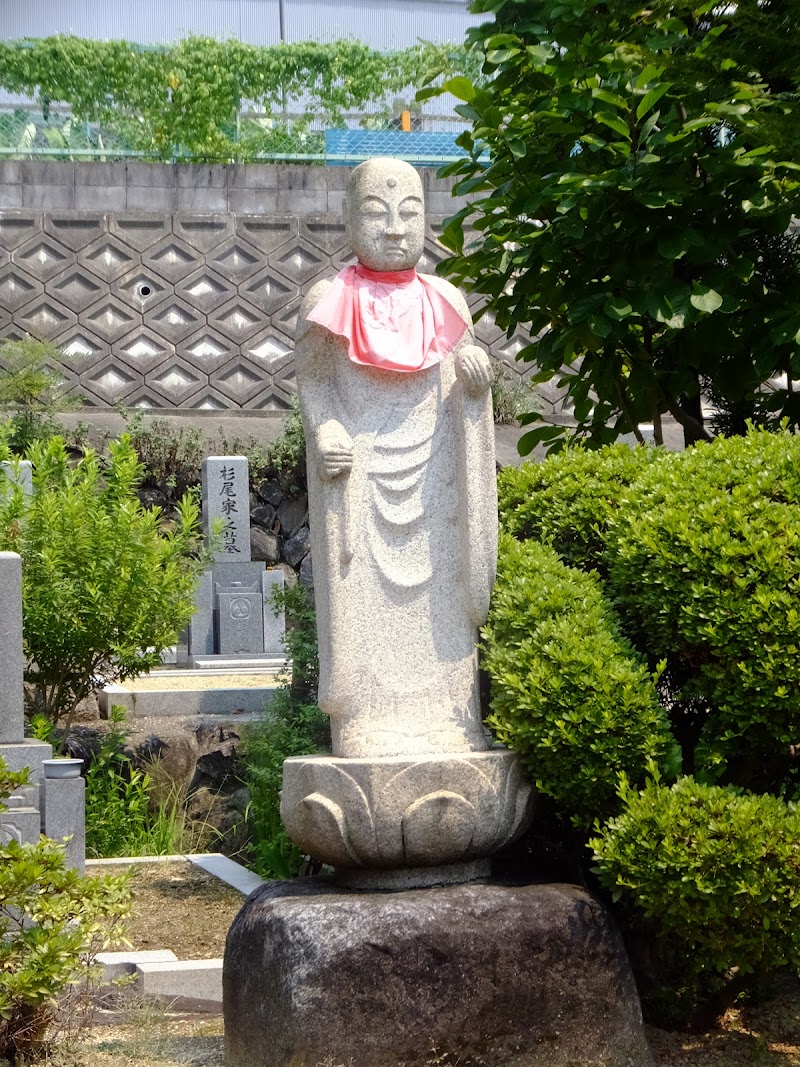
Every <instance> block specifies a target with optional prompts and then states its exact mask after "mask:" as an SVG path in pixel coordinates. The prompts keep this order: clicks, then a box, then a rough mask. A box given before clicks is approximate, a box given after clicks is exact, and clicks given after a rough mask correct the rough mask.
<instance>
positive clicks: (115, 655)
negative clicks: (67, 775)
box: [0, 436, 205, 727]
mask: <svg viewBox="0 0 800 1067" xmlns="http://www.w3.org/2000/svg"><path fill="white" fill-rule="evenodd" d="M28 458H29V459H31V460H32V461H33V465H34V473H33V494H32V496H31V497H30V498H26V497H25V495H24V494H23V493H22V492H21V491H19V490H16V491H13V492H7V493H5V494H0V547H1V548H2V549H4V550H10V551H14V552H19V553H20V555H21V556H22V597H23V619H24V640H25V652H26V656H27V667H26V672H25V677H26V680H27V681H28V682H29V683H31V684H32V686H33V691H34V695H33V702H34V705H35V707H34V708H33V710H37V711H40V712H43V713H45V714H46V715H47V716H48V717H49V718H51V719H52V720H53V721H56V720H60V719H63V720H64V721H65V723H66V726H67V727H68V726H69V723H70V721H71V718H72V716H73V714H74V711H75V708H76V706H77V704H78V703H79V701H80V700H81V699H82V698H83V697H85V696H86V695H87V694H88V693H89V692H90V691H91V690H92V689H93V688H95V687H97V686H100V685H104V684H106V683H108V682H113V681H118V680H121V679H124V678H128V677H134V676H136V675H137V674H141V673H142V672H144V671H147V670H149V669H151V668H152V667H155V666H157V665H158V664H159V663H160V659H161V652H162V651H163V649H164V648H168V647H169V646H170V645H172V644H174V642H175V639H176V635H177V634H178V633H179V632H180V630H181V629H182V628H183V627H184V626H185V625H186V623H187V622H188V621H189V619H190V617H191V615H192V613H193V611H194V600H193V597H194V591H195V587H196V583H197V579H198V577H199V575H200V573H201V572H202V570H203V568H204V566H205V557H204V555H203V553H202V552H201V551H200V523H199V509H198V507H197V505H196V503H195V502H194V501H193V500H192V499H190V498H189V497H185V498H184V499H183V500H182V501H181V502H180V503H179V504H178V508H177V518H176V519H175V521H174V522H173V523H171V524H170V525H169V526H167V525H166V524H165V523H163V522H162V521H161V519H160V515H159V512H158V510H157V509H145V508H143V507H142V506H141V504H140V503H139V500H138V498H137V495H136V490H137V487H138V485H139V482H140V479H141V476H142V469H141V466H140V465H139V463H138V462H137V458H136V453H135V451H134V449H133V447H132V445H131V443H130V440H129V439H128V438H127V437H124V436H123V437H122V438H121V439H120V440H119V441H117V442H112V444H111V445H110V446H109V458H108V462H107V464H105V465H104V464H101V462H100V459H99V458H98V456H97V455H96V454H95V453H94V452H93V451H91V450H88V451H87V453H86V455H85V456H84V457H83V458H82V459H80V460H79V461H78V462H77V463H76V464H75V465H74V466H73V465H71V464H70V462H69V457H68V455H67V452H66V450H65V448H64V443H63V441H62V440H61V439H60V438H54V439H53V440H52V441H49V442H47V443H37V444H36V445H34V446H33V447H32V448H31V449H30V450H29V452H28Z"/></svg>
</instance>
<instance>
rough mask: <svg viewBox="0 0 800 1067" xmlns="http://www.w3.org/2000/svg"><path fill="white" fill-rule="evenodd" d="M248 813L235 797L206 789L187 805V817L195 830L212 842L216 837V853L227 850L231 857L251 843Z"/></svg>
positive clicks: (199, 791)
mask: <svg viewBox="0 0 800 1067" xmlns="http://www.w3.org/2000/svg"><path fill="white" fill-rule="evenodd" d="M238 792H239V793H241V792H242V790H238ZM244 792H245V793H246V792H247V791H246V790H245V791H244ZM245 807H246V805H245ZM244 812H245V808H244V807H241V806H240V805H239V803H238V802H237V801H236V800H235V799H234V796H231V795H230V794H227V793H216V792H214V791H213V790H211V789H208V788H206V787H203V788H201V789H198V790H196V791H195V792H194V793H192V794H191V796H190V797H189V799H188V801H187V803H186V814H187V816H188V818H189V819H190V821H191V822H192V823H193V824H194V829H195V831H199V833H200V834H201V836H206V837H207V838H208V839H212V838H213V841H211V844H212V845H213V849H214V851H215V852H219V851H224V852H226V853H227V854H228V855H231V854H234V855H235V854H236V853H239V852H241V851H242V849H243V848H244V847H245V845H246V844H247V827H246V824H245V815H244Z"/></svg>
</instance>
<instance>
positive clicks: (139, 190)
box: [125, 185, 178, 211]
mask: <svg viewBox="0 0 800 1067" xmlns="http://www.w3.org/2000/svg"><path fill="white" fill-rule="evenodd" d="M125 207H126V208H127V209H128V211H137V210H141V211H156V210H158V211H175V210H177V207H178V190H177V188H169V187H166V188H165V187H164V186H161V185H129V186H128V189H127V196H126V198H125Z"/></svg>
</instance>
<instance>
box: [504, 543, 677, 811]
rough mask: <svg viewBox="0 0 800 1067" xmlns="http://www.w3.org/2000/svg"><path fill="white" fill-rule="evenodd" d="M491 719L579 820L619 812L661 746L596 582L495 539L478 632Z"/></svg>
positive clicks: (658, 720)
mask: <svg viewBox="0 0 800 1067" xmlns="http://www.w3.org/2000/svg"><path fill="white" fill-rule="evenodd" d="M483 662H484V666H485V668H486V670H487V671H488V673H489V675H490V677H491V682H492V713H491V715H490V716H489V718H488V720H487V721H488V723H489V726H490V727H491V728H492V729H493V731H494V733H495V734H496V736H497V738H498V739H499V740H500V741H502V742H503V743H504V744H507V745H508V746H509V748H512V749H514V750H515V751H516V752H518V753H519V754H520V757H521V759H522V761H523V764H524V765H525V767H526V769H527V771H528V773H529V775H530V776H531V778H532V780H534V781H535V782H536V784H537V787H538V788H539V789H540V790H541V791H542V792H543V793H546V794H548V795H549V796H551V797H553V798H554V799H555V801H556V803H557V805H558V806H559V807H560V809H561V810H562V811H563V812H564V813H565V814H567V815H568V816H569V817H570V818H571V819H572V821H573V823H574V824H575V825H576V826H578V827H583V828H587V827H590V826H591V825H592V823H593V821H594V820H595V818H597V817H601V818H604V817H607V816H608V815H610V814H612V813H613V812H615V811H616V810H617V809H618V806H619V801H618V797H617V788H618V784H619V777H620V774H622V773H625V774H627V775H628V776H629V777H630V778H631V779H633V780H634V781H643V780H644V777H645V774H646V770H647V767H648V764H649V763H650V762H651V761H655V762H658V761H660V760H661V759H662V757H663V755H664V753H665V751H666V749H667V746H668V744H669V735H668V731H667V727H666V724H665V720H664V716H663V712H662V710H661V709H660V707H659V705H658V700H657V697H656V691H655V684H654V680H653V677H652V676H651V675H650V673H649V672H648V671H647V669H646V667H645V666H644V665H643V663H642V662H641V660H640V659H639V657H638V656H637V655H636V653H635V652H634V651H633V649H632V648H631V646H630V645H629V644H628V642H627V641H626V640H625V639H624V638H623V637H622V636H621V635H620V634H619V631H618V629H617V626H616V620H615V618H614V614H613V611H612V609H611V607H610V606H609V605H608V603H607V602H606V601H605V599H604V598H603V595H602V592H601V587H600V583H599V580H598V579H597V578H596V576H594V575H590V574H582V573H581V572H580V571H576V570H574V569H572V568H570V567H567V566H565V564H564V563H562V562H561V560H560V559H559V558H558V556H557V555H556V553H555V552H554V551H553V550H552V549H550V548H548V547H546V546H544V545H538V544H536V543H534V542H527V543H525V544H521V543H519V542H518V541H515V540H514V539H513V538H511V537H509V536H507V535H504V536H503V537H502V538H501V551H500V559H499V569H498V578H497V583H496V585H495V589H494V594H493V598H492V607H491V610H490V612H489V619H488V622H487V625H486V627H485V629H484V632H483Z"/></svg>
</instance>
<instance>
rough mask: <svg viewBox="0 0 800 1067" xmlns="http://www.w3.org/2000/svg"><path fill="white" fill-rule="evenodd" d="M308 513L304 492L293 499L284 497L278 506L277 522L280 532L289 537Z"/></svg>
mask: <svg viewBox="0 0 800 1067" xmlns="http://www.w3.org/2000/svg"><path fill="white" fill-rule="evenodd" d="M307 515H308V497H307V496H306V494H305V493H303V494H302V495H301V496H298V497H295V498H294V499H290V498H288V497H287V498H285V499H284V500H283V502H282V503H281V506H280V507H279V508H278V522H279V523H280V524H281V533H282V534H283V536H284V537H285V538H290V537H292V536H293V535H294V534H296V533H297V531H298V530H299V529H300V527H301V526H302V525H303V523H304V522H305V521H306V516H307Z"/></svg>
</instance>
